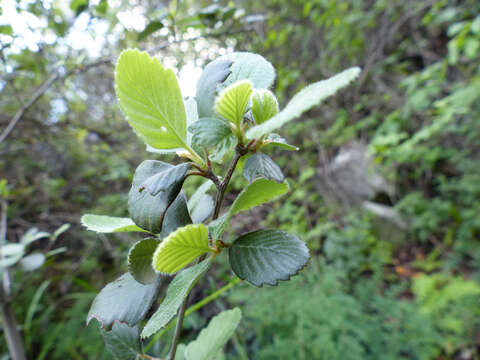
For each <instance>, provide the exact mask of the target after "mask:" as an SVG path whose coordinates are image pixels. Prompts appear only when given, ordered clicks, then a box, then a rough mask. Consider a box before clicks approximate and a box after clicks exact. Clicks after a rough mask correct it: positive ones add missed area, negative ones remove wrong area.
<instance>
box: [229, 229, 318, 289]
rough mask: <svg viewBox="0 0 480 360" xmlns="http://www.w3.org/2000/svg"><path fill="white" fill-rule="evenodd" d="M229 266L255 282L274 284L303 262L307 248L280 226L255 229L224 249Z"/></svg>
mask: <svg viewBox="0 0 480 360" xmlns="http://www.w3.org/2000/svg"><path fill="white" fill-rule="evenodd" d="M228 255H229V261H230V265H231V267H232V270H233V271H234V272H235V274H236V275H237V276H238V277H239V278H240V279H242V280H246V281H248V282H249V283H250V284H253V285H255V286H262V285H263V284H268V285H277V283H278V280H288V279H290V277H291V276H293V275H295V274H297V273H298V272H299V271H300V270H301V269H302V268H303V267H304V266H305V265H306V263H307V261H308V258H309V252H308V248H307V246H306V245H305V243H304V242H303V241H302V240H300V239H299V238H298V237H296V236H295V235H291V234H288V233H286V232H284V231H281V230H257V231H253V232H250V233H247V234H245V235H242V236H241V237H239V238H238V239H237V240H235V242H234V243H233V245H232V247H230V248H229V250H228Z"/></svg>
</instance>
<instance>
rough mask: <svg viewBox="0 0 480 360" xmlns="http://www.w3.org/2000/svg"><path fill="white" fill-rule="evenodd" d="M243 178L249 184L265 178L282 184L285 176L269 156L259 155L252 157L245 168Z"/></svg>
mask: <svg viewBox="0 0 480 360" xmlns="http://www.w3.org/2000/svg"><path fill="white" fill-rule="evenodd" d="M243 176H244V177H245V179H247V181H248V182H252V181H254V180H255V179H256V178H259V177H260V178H265V179H268V180H274V181H276V182H278V183H281V182H282V181H283V180H284V179H285V176H284V175H283V173H282V170H281V169H280V167H279V166H278V165H277V164H276V163H275V161H273V160H272V158H271V157H270V156H268V155H265V154H262V153H257V154H254V155H252V156H251V157H250V158H249V159H248V160H247V162H246V163H245V166H244V167H243Z"/></svg>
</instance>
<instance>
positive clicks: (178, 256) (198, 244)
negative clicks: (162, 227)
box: [153, 224, 213, 274]
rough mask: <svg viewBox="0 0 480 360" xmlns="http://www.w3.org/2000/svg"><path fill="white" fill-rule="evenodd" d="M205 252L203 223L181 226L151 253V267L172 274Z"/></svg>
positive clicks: (206, 247) (205, 233)
mask: <svg viewBox="0 0 480 360" xmlns="http://www.w3.org/2000/svg"><path fill="white" fill-rule="evenodd" d="M206 252H213V250H212V249H211V248H210V247H209V246H208V233H207V228H206V227H205V225H202V224H196V225H187V226H184V227H181V228H179V229H177V230H176V231H174V232H173V233H171V234H170V235H168V236H167V237H166V238H165V239H163V241H162V243H161V244H160V245H159V246H158V248H157V250H156V251H155V253H154V255H153V268H154V269H155V270H156V271H158V272H160V273H164V274H174V273H176V272H177V271H178V270H181V269H183V268H184V267H185V266H187V265H188V264H189V263H191V262H192V261H193V260H195V259H196V258H198V257H199V256H201V255H203V254H205V253H206Z"/></svg>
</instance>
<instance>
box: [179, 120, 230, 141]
mask: <svg viewBox="0 0 480 360" xmlns="http://www.w3.org/2000/svg"><path fill="white" fill-rule="evenodd" d="M188 131H190V132H191V133H192V134H193V136H192V142H193V143H194V144H197V145H200V146H205V147H215V146H217V145H218V144H220V143H221V142H222V141H225V138H227V137H229V136H232V135H233V134H232V129H230V126H228V125H227V124H226V123H225V121H222V120H220V119H214V118H203V119H200V120H198V121H196V122H194V123H193V124H192V125H190V126H189V127H188Z"/></svg>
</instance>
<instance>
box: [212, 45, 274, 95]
mask: <svg viewBox="0 0 480 360" xmlns="http://www.w3.org/2000/svg"><path fill="white" fill-rule="evenodd" d="M218 60H219V61H221V60H231V61H233V64H232V66H231V67H230V70H231V74H230V75H229V76H228V77H227V79H226V80H225V81H224V82H223V83H222V86H221V87H222V88H225V87H227V86H229V85H230V84H233V83H235V82H237V81H239V80H245V79H247V80H250V81H251V82H252V84H253V87H254V88H255V89H267V88H269V87H270V86H272V84H273V81H274V80H275V69H274V68H273V66H272V64H270V63H269V62H268V61H267V60H266V59H265V58H264V57H263V56H261V55H258V54H252V53H248V52H234V53H231V54H226V55H223V56H221V57H219V58H218Z"/></svg>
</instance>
